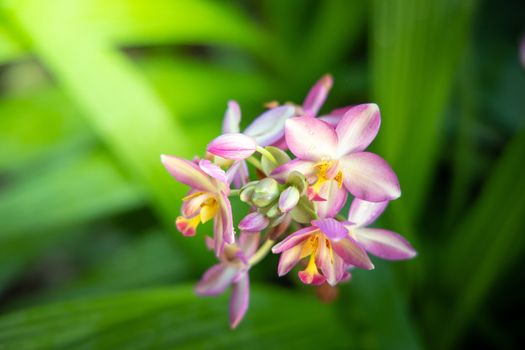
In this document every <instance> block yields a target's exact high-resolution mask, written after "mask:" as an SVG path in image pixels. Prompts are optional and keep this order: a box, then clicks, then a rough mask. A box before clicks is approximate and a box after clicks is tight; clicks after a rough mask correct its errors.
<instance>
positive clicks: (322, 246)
mask: <svg viewBox="0 0 525 350" xmlns="http://www.w3.org/2000/svg"><path fill="white" fill-rule="evenodd" d="M315 264H316V265H317V266H319V268H320V269H321V271H322V273H323V276H324V277H325V278H326V282H328V284H329V285H331V286H335V285H336V284H337V274H336V270H335V266H334V264H333V259H332V256H331V254H330V250H329V249H328V247H327V244H326V242H325V241H324V239H323V240H321V241H320V242H319V246H318V248H317V252H316V254H315Z"/></svg>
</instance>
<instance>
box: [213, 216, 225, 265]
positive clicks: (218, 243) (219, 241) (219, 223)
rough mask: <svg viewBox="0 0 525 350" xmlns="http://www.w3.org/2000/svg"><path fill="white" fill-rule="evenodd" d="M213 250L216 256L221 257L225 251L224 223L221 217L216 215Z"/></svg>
mask: <svg viewBox="0 0 525 350" xmlns="http://www.w3.org/2000/svg"><path fill="white" fill-rule="evenodd" d="M213 243H214V247H213V250H214V251H215V256H216V257H218V258H219V257H220V256H221V255H222V253H223V251H224V246H225V243H224V222H223V219H222V216H221V215H216V216H215V220H213Z"/></svg>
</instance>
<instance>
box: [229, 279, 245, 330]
mask: <svg viewBox="0 0 525 350" xmlns="http://www.w3.org/2000/svg"><path fill="white" fill-rule="evenodd" d="M249 302H250V280H249V278H248V274H247V273H244V275H243V277H242V278H241V279H239V281H238V282H237V283H235V284H234V285H233V289H232V295H231V297H230V327H231V328H232V329H234V328H236V327H237V326H238V325H239V323H240V322H241V321H242V319H243V318H244V315H245V314H246V311H247V310H248V304H249Z"/></svg>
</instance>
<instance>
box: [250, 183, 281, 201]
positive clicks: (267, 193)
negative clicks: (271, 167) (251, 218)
mask: <svg viewBox="0 0 525 350" xmlns="http://www.w3.org/2000/svg"><path fill="white" fill-rule="evenodd" d="M279 192H280V191H279V183H278V182H277V181H276V180H275V179H273V178H271V177H267V178H265V179H262V180H261V181H259V183H258V184H257V185H256V186H255V188H254V192H253V194H252V195H251V201H252V203H253V204H254V205H255V206H257V207H260V208H261V207H265V206H267V205H269V204H270V203H272V202H273V201H274V200H275V199H276V198H277V197H278V196H279Z"/></svg>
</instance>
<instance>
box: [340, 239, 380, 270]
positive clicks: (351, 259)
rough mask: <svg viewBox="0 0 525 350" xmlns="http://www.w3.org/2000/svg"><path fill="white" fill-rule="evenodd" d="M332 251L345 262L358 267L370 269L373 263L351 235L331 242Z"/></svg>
mask: <svg viewBox="0 0 525 350" xmlns="http://www.w3.org/2000/svg"><path fill="white" fill-rule="evenodd" d="M332 247H333V249H334V252H335V253H336V254H337V255H339V256H340V257H341V258H342V259H343V260H344V262H345V263H347V264H350V265H354V266H356V267H360V268H362V269H365V270H372V269H373V268H374V264H372V261H370V258H369V257H368V255H367V254H366V252H365V250H364V249H363V248H362V247H361V246H360V245H359V244H358V243H357V242H356V241H355V240H354V239H352V238H351V237H348V238H345V239H342V240H340V241H338V242H332Z"/></svg>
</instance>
